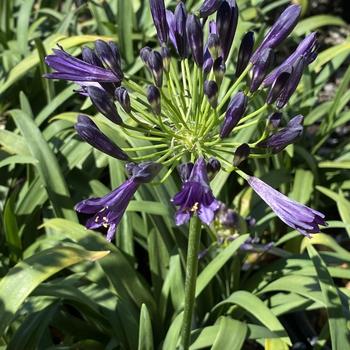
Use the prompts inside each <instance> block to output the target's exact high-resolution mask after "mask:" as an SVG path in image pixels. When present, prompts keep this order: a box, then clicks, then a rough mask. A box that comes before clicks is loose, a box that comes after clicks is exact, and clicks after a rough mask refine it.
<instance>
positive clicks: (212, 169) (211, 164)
mask: <svg viewBox="0 0 350 350" xmlns="http://www.w3.org/2000/svg"><path fill="white" fill-rule="evenodd" d="M220 169H221V164H220V162H219V161H218V160H217V159H216V158H214V157H211V158H209V159H208V162H207V173H208V178H209V181H211V180H213V179H214V177H215V175H216V174H217V173H218V172H219V171H220Z"/></svg>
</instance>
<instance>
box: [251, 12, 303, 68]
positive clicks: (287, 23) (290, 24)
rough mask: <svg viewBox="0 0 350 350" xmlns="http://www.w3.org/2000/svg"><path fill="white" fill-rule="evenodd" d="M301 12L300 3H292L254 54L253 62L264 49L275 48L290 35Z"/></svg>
mask: <svg viewBox="0 0 350 350" xmlns="http://www.w3.org/2000/svg"><path fill="white" fill-rule="evenodd" d="M300 13H301V7H300V6H299V5H290V6H288V7H287V8H286V9H285V10H284V11H283V12H282V14H281V15H280V16H279V18H278V19H277V21H276V22H275V24H274V25H273V26H272V27H271V29H270V30H269V32H268V33H267V34H266V36H265V38H264V40H263V41H262V43H261V44H260V46H259V47H258V48H257V49H256V51H255V53H254V54H253V56H252V58H251V62H252V63H255V62H256V60H257V59H258V57H259V55H260V54H261V53H262V51H264V50H265V49H267V48H270V49H275V48H276V47H277V46H278V45H279V44H281V42H282V41H284V40H285V39H286V38H287V37H288V35H289V34H290V33H291V32H292V30H293V29H294V27H295V26H296V24H297V23H298V20H299V16H300Z"/></svg>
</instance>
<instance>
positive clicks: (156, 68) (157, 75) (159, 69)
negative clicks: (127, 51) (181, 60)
mask: <svg viewBox="0 0 350 350" xmlns="http://www.w3.org/2000/svg"><path fill="white" fill-rule="evenodd" d="M148 67H149V69H150V70H151V72H152V75H153V79H154V83H155V84H156V86H157V87H161V86H162V84H163V57H162V55H161V54H160V53H159V52H158V51H152V52H150V54H149V56H148Z"/></svg>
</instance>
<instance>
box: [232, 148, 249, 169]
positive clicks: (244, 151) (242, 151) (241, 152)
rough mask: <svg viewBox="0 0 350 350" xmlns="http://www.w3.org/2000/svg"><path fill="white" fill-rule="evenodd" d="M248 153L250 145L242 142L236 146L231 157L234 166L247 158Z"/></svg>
mask: <svg viewBox="0 0 350 350" xmlns="http://www.w3.org/2000/svg"><path fill="white" fill-rule="evenodd" d="M249 155H250V147H249V146H248V145H247V144H246V143H243V144H242V145H240V146H238V147H237V149H236V151H235V155H234V158H233V165H234V166H235V167H238V166H239V165H240V164H241V163H242V162H244V161H245V160H246V159H248V157H249Z"/></svg>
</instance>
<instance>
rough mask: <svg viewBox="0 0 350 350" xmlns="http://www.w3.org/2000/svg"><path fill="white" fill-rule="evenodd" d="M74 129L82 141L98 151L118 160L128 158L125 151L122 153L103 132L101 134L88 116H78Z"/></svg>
mask: <svg viewBox="0 0 350 350" xmlns="http://www.w3.org/2000/svg"><path fill="white" fill-rule="evenodd" d="M75 130H76V131H77V133H78V134H79V136H80V137H81V138H82V139H83V140H84V141H86V142H87V143H88V144H90V145H91V146H92V147H95V148H96V149H98V150H99V151H101V152H103V153H106V154H108V155H110V156H112V157H114V158H117V159H120V160H128V159H129V157H128V156H127V155H126V153H124V152H123V151H122V150H121V149H120V148H119V147H118V146H117V145H116V144H114V143H113V142H112V141H111V140H110V139H109V138H108V137H107V136H106V135H105V134H103V133H102V132H101V131H100V130H99V128H98V127H97V125H96V124H95V123H94V122H93V121H92V120H91V119H90V118H89V117H88V116H86V115H79V116H78V122H77V123H76V124H75Z"/></svg>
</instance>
